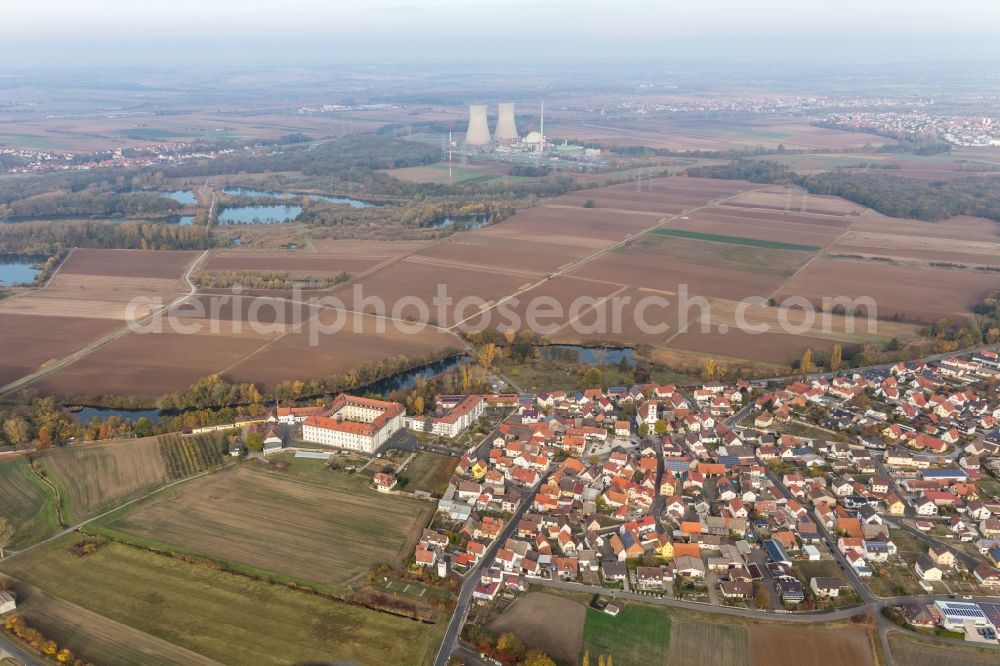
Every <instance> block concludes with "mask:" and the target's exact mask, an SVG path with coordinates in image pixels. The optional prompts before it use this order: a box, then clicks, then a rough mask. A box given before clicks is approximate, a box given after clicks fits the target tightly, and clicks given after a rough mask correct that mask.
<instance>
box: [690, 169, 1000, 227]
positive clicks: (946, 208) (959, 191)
mask: <svg viewBox="0 0 1000 666" xmlns="http://www.w3.org/2000/svg"><path fill="white" fill-rule="evenodd" d="M685 174H686V175H688V176H692V177H695V178H719V179H724V180H747V181H750V182H752V183H763V184H778V185H786V184H793V185H798V186H800V187H803V188H805V189H806V190H807V191H808V192H809V193H810V194H818V195H832V196H838V197H842V198H844V199H847V200H849V201H853V202H855V203H858V204H861V205H863V206H867V207H868V208H871V209H873V210H876V211H878V212H880V213H882V214H883V215H888V216H889V217H904V218H913V219H917V220H924V221H927V222H938V221H941V220H945V219H948V218H950V217H954V216H956V215H972V216H974V217H984V218H987V219H990V220H996V221H1000V176H970V177H966V178H959V179H956V180H948V181H936V182H935V181H926V180H917V179H912V178H904V177H899V176H894V175H890V174H887V173H873V172H870V171H867V170H859V169H836V170H833V171H826V172H823V173H819V174H815V175H811V176H799V175H798V174H796V173H795V172H794V171H792V170H790V169H789V168H788V167H787V166H785V165H783V164H779V163H777V162H772V161H768V160H734V161H732V162H729V163H728V164H721V165H716V166H701V167H694V168H691V169H687V170H686V171H685Z"/></svg>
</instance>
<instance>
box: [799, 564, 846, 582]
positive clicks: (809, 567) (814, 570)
mask: <svg viewBox="0 0 1000 666" xmlns="http://www.w3.org/2000/svg"><path fill="white" fill-rule="evenodd" d="M792 566H793V567H794V568H795V570H796V571H798V572H799V574H800V575H801V576H802V578H804V579H805V582H806V584H808V583H809V581H810V580H811V579H813V578H819V577H828V578H840V579H841V580H843V581H844V582H845V583H846V582H847V577H846V576H845V575H844V572H843V571H841V570H840V567H839V566H837V563H836V562H834V561H833V560H812V561H810V560H800V561H797V562H795V563H793V564H792Z"/></svg>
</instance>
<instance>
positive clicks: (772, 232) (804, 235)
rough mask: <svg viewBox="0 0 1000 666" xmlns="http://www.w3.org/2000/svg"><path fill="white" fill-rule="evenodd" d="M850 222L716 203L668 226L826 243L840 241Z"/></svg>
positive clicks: (726, 233) (798, 242) (802, 243)
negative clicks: (728, 206)
mask: <svg viewBox="0 0 1000 666" xmlns="http://www.w3.org/2000/svg"><path fill="white" fill-rule="evenodd" d="M849 223H850V221H849V220H843V219H840V218H831V217H822V218H819V217H812V218H810V217H802V216H794V215H787V216H786V215H784V214H782V213H777V212H764V211H759V210H739V211H735V210H723V209H722V208H721V207H715V208H709V209H705V210H701V211H698V212H696V213H692V214H691V215H684V216H682V217H681V218H679V219H676V220H671V222H670V224H669V225H667V227H665V228H669V229H682V230H685V231H690V232H699V233H711V234H719V235H726V236H738V237H743V238H755V239H759V240H764V241H778V242H782V243H785V242H791V243H795V244H801V245H817V246H820V247H825V246H827V245H829V244H830V243H832V242H834V241H836V240H837V239H838V238H839V237H840V236H841V235H842V234H843V233H844V231H845V230H846V229H847V227H848V225H849Z"/></svg>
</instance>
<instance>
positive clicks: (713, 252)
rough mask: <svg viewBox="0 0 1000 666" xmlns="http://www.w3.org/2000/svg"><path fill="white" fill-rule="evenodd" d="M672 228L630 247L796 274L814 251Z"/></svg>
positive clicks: (684, 258)
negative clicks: (690, 234) (713, 238)
mask: <svg viewBox="0 0 1000 666" xmlns="http://www.w3.org/2000/svg"><path fill="white" fill-rule="evenodd" d="M672 231H673V230H672V229H666V228H660V229H657V230H656V231H654V232H652V233H650V234H647V235H646V236H643V237H642V238H641V239H639V240H637V241H635V242H634V243H632V244H631V245H630V246H629V249H631V248H635V249H637V250H643V251H648V252H655V253H656V254H657V255H659V256H660V257H662V258H663V260H664V261H665V262H675V261H682V262H687V263H697V264H706V265H711V266H716V267H718V268H724V269H729V270H737V271H749V272H751V273H761V274H769V275H779V276H784V277H789V276H791V275H793V274H794V273H795V271H797V270H798V269H799V268H801V267H802V266H803V265H804V264H805V263H806V262H807V261H809V259H811V258H812V254H811V253H805V252H788V251H785V250H774V249H769V248H764V247H754V246H752V245H745V244H742V243H735V244H730V243H715V242H706V241H703V240H696V239H693V238H680V237H676V236H673V235H672V233H671V232H672ZM660 232H665V233H660ZM684 233H687V232H684ZM753 242H757V241H753ZM760 242H764V243H767V242H770V241H760Z"/></svg>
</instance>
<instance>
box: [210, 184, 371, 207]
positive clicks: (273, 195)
mask: <svg viewBox="0 0 1000 666" xmlns="http://www.w3.org/2000/svg"><path fill="white" fill-rule="evenodd" d="M222 191H223V192H225V193H226V194H232V195H233V196H238V197H267V198H269V199H296V200H298V199H303V198H305V197H309V198H310V199H318V200H320V201H328V202H330V203H335V204H346V205H348V206H350V207H351V208H375V207H376V206H377V205H378V204H374V203H372V202H370V201H362V200H361V199H351V198H350V197H334V196H330V195H328V194H308V193H299V192H276V191H274V190H255V189H253V188H252V187H227V188H224V189H223V190H222Z"/></svg>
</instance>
